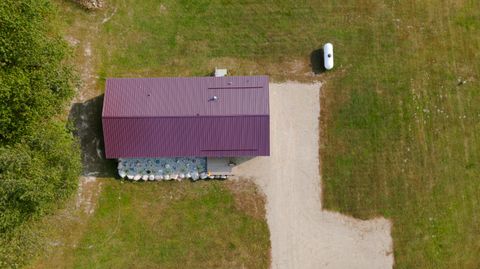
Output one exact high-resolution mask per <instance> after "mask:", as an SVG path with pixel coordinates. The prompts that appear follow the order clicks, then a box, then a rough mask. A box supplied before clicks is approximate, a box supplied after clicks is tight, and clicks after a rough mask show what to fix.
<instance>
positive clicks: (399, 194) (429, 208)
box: [67, 0, 480, 268]
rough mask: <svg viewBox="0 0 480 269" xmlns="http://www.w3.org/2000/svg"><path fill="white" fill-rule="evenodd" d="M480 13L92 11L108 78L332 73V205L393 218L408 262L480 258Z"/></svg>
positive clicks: (161, 7)
mask: <svg viewBox="0 0 480 269" xmlns="http://www.w3.org/2000/svg"><path fill="white" fill-rule="evenodd" d="M67 6H68V5H67ZM479 10H480V2H478V1H472V0H451V1H448V0H443V1H441V0H424V1H413V0H407V1H387V0H385V1H381V0H345V1H335V0H326V1H313V0H311V1H286V0H280V1H162V2H160V1H153V0H145V1H141V2H140V1H133V0H116V1H115V0H112V1H109V7H108V8H107V9H106V11H103V12H99V13H88V14H87V13H83V14H81V15H82V16H85V17H86V18H87V19H88V20H89V21H95V22H97V23H98V25H99V26H98V27H99V31H98V33H96V36H97V39H96V40H97V41H96V43H95V50H94V53H95V55H97V56H98V58H97V62H98V67H97V69H98V75H99V77H100V79H99V81H100V82H102V81H103V79H104V78H105V77H111V76H135V77H141V76H191V75H206V74H208V73H210V72H211V71H212V70H213V68H214V67H215V66H218V67H227V68H229V69H230V70H231V72H232V74H237V75H239V74H242V75H243V74H268V75H271V76H272V78H273V79H276V80H285V79H298V80H302V81H311V80H317V79H320V80H323V81H325V82H326V83H325V84H324V87H323V99H322V118H321V120H322V128H323V129H322V132H321V136H322V139H321V141H320V142H321V159H322V167H321V168H322V175H323V187H324V191H323V196H324V197H323V201H324V206H325V207H326V208H328V209H332V210H338V211H340V212H342V213H346V214H351V215H353V216H355V217H360V218H365V219H367V218H370V217H373V216H378V215H382V216H385V217H387V218H390V219H391V220H392V221H393V231H392V236H393V239H394V255H395V263H396V267H397V268H478V267H480V258H479V256H478V253H480V234H479V231H480V219H479V212H480V205H479V204H480V203H479V202H480V201H479V200H480V198H479V197H480V182H479V175H480V158H479V154H480V142H479V127H480V126H479V120H480V96H479V94H480V93H479V90H480V82H479V77H478V76H479V71H480V12H479ZM77 13H81V12H77ZM67 14H68V12H67ZM112 14H113V15H112ZM76 15H79V14H76ZM110 16H111V18H110V20H108V21H106V22H105V23H103V24H101V22H102V21H103V19H104V18H109V17H110ZM327 41H329V42H332V43H333V44H334V48H335V64H336V67H335V69H334V70H333V71H332V72H328V73H325V74H323V75H320V76H313V75H311V73H309V71H310V70H309V68H310V67H309V65H310V54H311V53H312V52H313V51H314V50H315V49H318V48H319V47H320V46H321V45H322V44H323V43H325V42H327ZM458 79H460V80H465V81H466V83H465V84H462V85H458ZM102 87H103V86H102V83H100V84H99V88H102Z"/></svg>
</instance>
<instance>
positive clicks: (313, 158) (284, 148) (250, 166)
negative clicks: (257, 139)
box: [233, 82, 393, 269]
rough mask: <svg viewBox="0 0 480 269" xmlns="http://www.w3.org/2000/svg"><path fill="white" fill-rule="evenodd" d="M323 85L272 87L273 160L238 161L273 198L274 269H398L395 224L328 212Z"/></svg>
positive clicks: (240, 173)
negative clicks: (322, 167)
mask: <svg viewBox="0 0 480 269" xmlns="http://www.w3.org/2000/svg"><path fill="white" fill-rule="evenodd" d="M320 86H321V85H320V84H299V83H293V82H287V83H282V84H270V130H271V134H270V136H271V156H270V157H257V158H253V159H249V160H243V162H242V161H239V163H240V164H239V165H238V166H237V167H235V168H234V171H233V172H234V173H235V174H236V175H237V177H239V178H251V179H253V180H254V181H255V182H256V183H257V184H258V185H259V186H260V188H261V189H262V190H263V192H264V193H265V195H266V197H267V221H268V225H269V228H270V234H271V243H272V268H301V269H307V268H342V269H344V268H369V269H371V268H392V266H393V254H392V239H391V236H390V230H391V225H390V222H389V221H387V220H385V219H383V218H378V219H374V220H370V221H360V220H356V219H353V218H350V217H346V216H343V215H341V214H338V213H332V212H328V211H324V210H322V205H321V199H320V195H321V189H320V180H321V179H320V174H319V156H318V139H319V120H318V116H319V115H320V113H319V112H320V103H319V93H320Z"/></svg>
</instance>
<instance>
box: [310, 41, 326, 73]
mask: <svg viewBox="0 0 480 269" xmlns="http://www.w3.org/2000/svg"><path fill="white" fill-rule="evenodd" d="M323 62H324V57H323V48H320V49H316V50H314V51H312V52H311V53H310V66H311V67H312V72H313V73H314V74H316V75H317V74H321V73H323V72H325V71H327V70H326V69H325V66H324V65H323Z"/></svg>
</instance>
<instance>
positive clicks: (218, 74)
mask: <svg viewBox="0 0 480 269" xmlns="http://www.w3.org/2000/svg"><path fill="white" fill-rule="evenodd" d="M227 73H228V71H227V69H223V68H216V67H215V76H216V77H224V76H226V75H227Z"/></svg>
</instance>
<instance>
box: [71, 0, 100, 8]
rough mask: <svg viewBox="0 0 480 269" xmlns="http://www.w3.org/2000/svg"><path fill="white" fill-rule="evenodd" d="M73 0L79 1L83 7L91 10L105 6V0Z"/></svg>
mask: <svg viewBox="0 0 480 269" xmlns="http://www.w3.org/2000/svg"><path fill="white" fill-rule="evenodd" d="M73 1H74V2H77V3H78V4H80V5H81V6H82V7H84V8H86V9H89V10H94V9H99V8H102V7H103V0H73Z"/></svg>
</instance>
